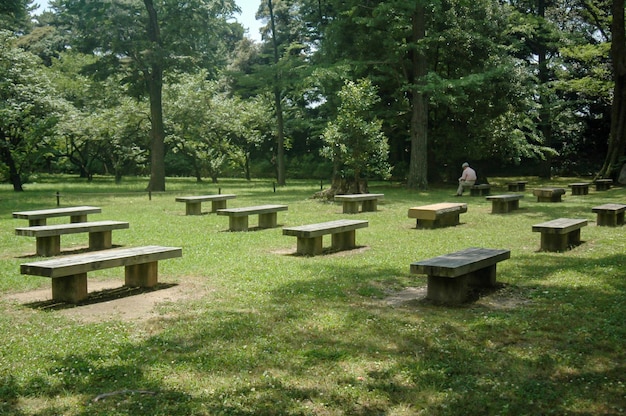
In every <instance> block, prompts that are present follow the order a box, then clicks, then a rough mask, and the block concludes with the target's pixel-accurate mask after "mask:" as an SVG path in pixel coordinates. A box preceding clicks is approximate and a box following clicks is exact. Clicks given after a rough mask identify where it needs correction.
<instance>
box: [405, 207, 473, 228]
mask: <svg viewBox="0 0 626 416" xmlns="http://www.w3.org/2000/svg"><path fill="white" fill-rule="evenodd" d="M464 212H467V204H464V203H454V202H441V203H438V204H431V205H422V206H420V207H412V208H409V218H416V225H415V228H437V227H446V226H451V225H458V224H459V221H460V215H461V214H462V213H464Z"/></svg>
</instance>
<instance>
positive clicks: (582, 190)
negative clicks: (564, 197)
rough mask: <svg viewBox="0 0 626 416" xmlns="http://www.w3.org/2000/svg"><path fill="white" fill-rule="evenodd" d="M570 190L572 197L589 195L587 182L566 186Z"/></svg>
mask: <svg viewBox="0 0 626 416" xmlns="http://www.w3.org/2000/svg"><path fill="white" fill-rule="evenodd" d="M568 186H569V187H570V188H572V195H587V194H589V182H575V183H570V184H569V185H568Z"/></svg>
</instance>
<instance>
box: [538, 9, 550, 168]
mask: <svg viewBox="0 0 626 416" xmlns="http://www.w3.org/2000/svg"><path fill="white" fill-rule="evenodd" d="M537 15H538V16H539V17H540V18H541V21H542V22H543V19H545V16H546V4H545V0H538V1H537ZM546 55H547V51H546V45H545V44H544V42H543V41H540V42H539V44H538V45H537V62H538V64H539V65H538V66H539V68H538V71H539V73H538V77H539V83H540V84H541V88H542V92H541V96H540V97H539V100H540V102H541V110H540V123H541V124H540V126H539V129H540V130H541V133H542V135H543V138H544V145H545V146H548V147H552V145H553V143H552V141H553V140H552V109H551V104H550V99H549V97H548V93H547V92H546V89H547V88H546V86H547V85H548V81H549V74H548V66H547V62H546ZM539 176H540V177H542V178H545V179H550V178H551V177H552V156H550V155H546V159H545V160H544V161H543V163H542V164H541V169H540V172H539Z"/></svg>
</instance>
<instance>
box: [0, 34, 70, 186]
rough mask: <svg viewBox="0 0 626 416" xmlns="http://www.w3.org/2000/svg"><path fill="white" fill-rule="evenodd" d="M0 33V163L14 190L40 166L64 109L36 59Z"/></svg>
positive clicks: (13, 40)
mask: <svg viewBox="0 0 626 416" xmlns="http://www.w3.org/2000/svg"><path fill="white" fill-rule="evenodd" d="M14 42H15V39H14V38H13V37H12V35H11V34H10V33H9V32H7V31H3V30H0V80H2V82H0V162H1V163H2V168H3V169H2V170H4V171H5V173H6V176H8V179H9V181H10V182H11V183H12V184H13V190H15V191H23V182H24V176H25V175H26V174H28V173H30V171H31V170H32V169H33V168H34V167H36V166H37V164H38V163H41V160H42V158H43V157H44V155H45V154H46V153H47V152H48V150H49V149H50V141H51V136H52V133H53V129H54V126H55V125H56V123H57V121H58V119H59V117H60V114H61V113H62V112H63V108H64V107H65V106H66V103H64V102H63V101H62V100H59V99H56V98H54V97H55V95H56V94H55V92H54V90H53V88H52V86H51V85H50V82H49V81H48V78H47V76H46V74H45V73H44V71H43V68H42V66H41V65H40V63H39V62H38V61H37V58H36V57H35V56H34V55H32V54H30V53H28V52H24V51H23V50H22V49H20V48H17V47H15V46H14Z"/></svg>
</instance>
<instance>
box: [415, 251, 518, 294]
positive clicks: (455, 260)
mask: <svg viewBox="0 0 626 416" xmlns="http://www.w3.org/2000/svg"><path fill="white" fill-rule="evenodd" d="M510 257H511V251H510V250H504V249H489V248H468V249H465V250H461V251H457V252H455V253H450V254H445V255H442V256H438V257H433V258H431V259H427V260H422V261H418V262H415V263H411V273H413V274H426V275H428V287H427V293H426V298H427V299H430V300H432V301H433V302H436V303H443V304H460V303H463V302H466V301H467V300H468V299H469V295H470V288H471V287H493V286H495V284H496V264H497V263H498V262H500V261H503V260H507V259H509V258H510Z"/></svg>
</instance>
